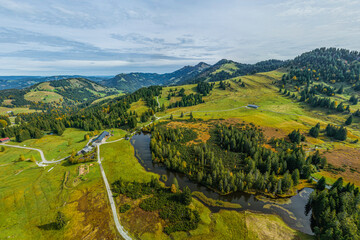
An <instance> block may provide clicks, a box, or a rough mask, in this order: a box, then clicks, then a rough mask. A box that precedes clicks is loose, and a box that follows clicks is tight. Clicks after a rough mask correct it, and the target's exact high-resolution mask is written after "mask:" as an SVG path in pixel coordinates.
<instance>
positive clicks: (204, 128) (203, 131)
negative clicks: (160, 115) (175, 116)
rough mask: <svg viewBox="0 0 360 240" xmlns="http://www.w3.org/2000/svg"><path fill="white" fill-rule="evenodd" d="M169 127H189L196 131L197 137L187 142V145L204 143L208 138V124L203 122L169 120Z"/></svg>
mask: <svg viewBox="0 0 360 240" xmlns="http://www.w3.org/2000/svg"><path fill="white" fill-rule="evenodd" d="M167 126H168V127H170V128H189V129H192V130H194V131H195V132H196V133H197V138H196V139H195V140H193V141H190V142H188V143H187V144H188V145H191V144H196V142H200V141H201V142H204V143H206V142H207V141H208V140H209V139H210V137H211V136H210V133H209V129H210V124H209V123H205V122H192V123H188V122H170V123H168V124H167Z"/></svg>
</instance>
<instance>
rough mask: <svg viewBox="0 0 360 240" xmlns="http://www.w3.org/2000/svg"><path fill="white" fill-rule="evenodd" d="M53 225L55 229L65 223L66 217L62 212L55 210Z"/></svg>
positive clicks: (62, 226)
mask: <svg viewBox="0 0 360 240" xmlns="http://www.w3.org/2000/svg"><path fill="white" fill-rule="evenodd" d="M55 225H56V228H57V229H59V230H60V229H62V228H64V226H65V225H66V218H65V215H64V214H63V213H62V212H60V211H59V212H57V214H56V219H55Z"/></svg>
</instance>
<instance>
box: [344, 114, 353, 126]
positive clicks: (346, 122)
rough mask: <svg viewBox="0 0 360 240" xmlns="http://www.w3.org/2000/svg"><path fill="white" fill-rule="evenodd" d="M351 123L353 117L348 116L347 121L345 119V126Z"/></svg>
mask: <svg viewBox="0 0 360 240" xmlns="http://www.w3.org/2000/svg"><path fill="white" fill-rule="evenodd" d="M352 122H353V115H350V117H348V119H346V121H345V125H350V124H351V123H352Z"/></svg>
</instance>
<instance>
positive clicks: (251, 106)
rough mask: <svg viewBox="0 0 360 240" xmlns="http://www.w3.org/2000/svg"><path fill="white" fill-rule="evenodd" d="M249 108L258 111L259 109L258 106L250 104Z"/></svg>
mask: <svg viewBox="0 0 360 240" xmlns="http://www.w3.org/2000/svg"><path fill="white" fill-rule="evenodd" d="M247 107H249V108H255V109H258V108H259V106H258V105H254V104H248V105H247Z"/></svg>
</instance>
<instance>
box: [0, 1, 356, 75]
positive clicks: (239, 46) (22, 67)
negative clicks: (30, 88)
mask: <svg viewBox="0 0 360 240" xmlns="http://www.w3.org/2000/svg"><path fill="white" fill-rule="evenodd" d="M359 13H360V2H359V1H356V0H337V1H335V0H275V1H271V2H269V1H267V0H259V1H247V0H229V1H226V2H220V1H217V0H207V1H205V0H199V1H190V0H183V1H176V0H167V1H160V0H133V1H125V0H92V1H89V0H82V1H73V0H63V1H44V0H28V1H26V2H25V3H24V1H20V0H11V1H10V0H0V62H1V68H0V70H1V71H0V74H2V75H9V74H15V75H19V74H24V73H26V74H31V73H33V74H34V75H38V74H39V73H41V74H46V75H53V74H54V73H55V72H56V73H62V72H63V73H71V74H88V73H90V72H92V73H96V74H105V75H108V74H117V73H119V72H120V71H124V72H129V71H132V70H137V71H153V72H160V71H173V70H175V69H176V68H178V67H181V66H182V65H189V64H196V62H198V61H206V62H209V63H215V62H216V61H218V60H219V59H222V58H228V59H233V60H235V61H240V62H245V63H254V62H257V61H261V60H266V59H269V58H278V59H288V58H293V57H294V56H296V55H298V54H300V53H302V52H304V51H308V50H312V49H313V48H316V47H322V46H335V47H344V48H349V49H352V50H359V49H360V42H359V41H358V39H359V38H360V24H359V22H360V14H359ZM5 59H6V61H5Z"/></svg>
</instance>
